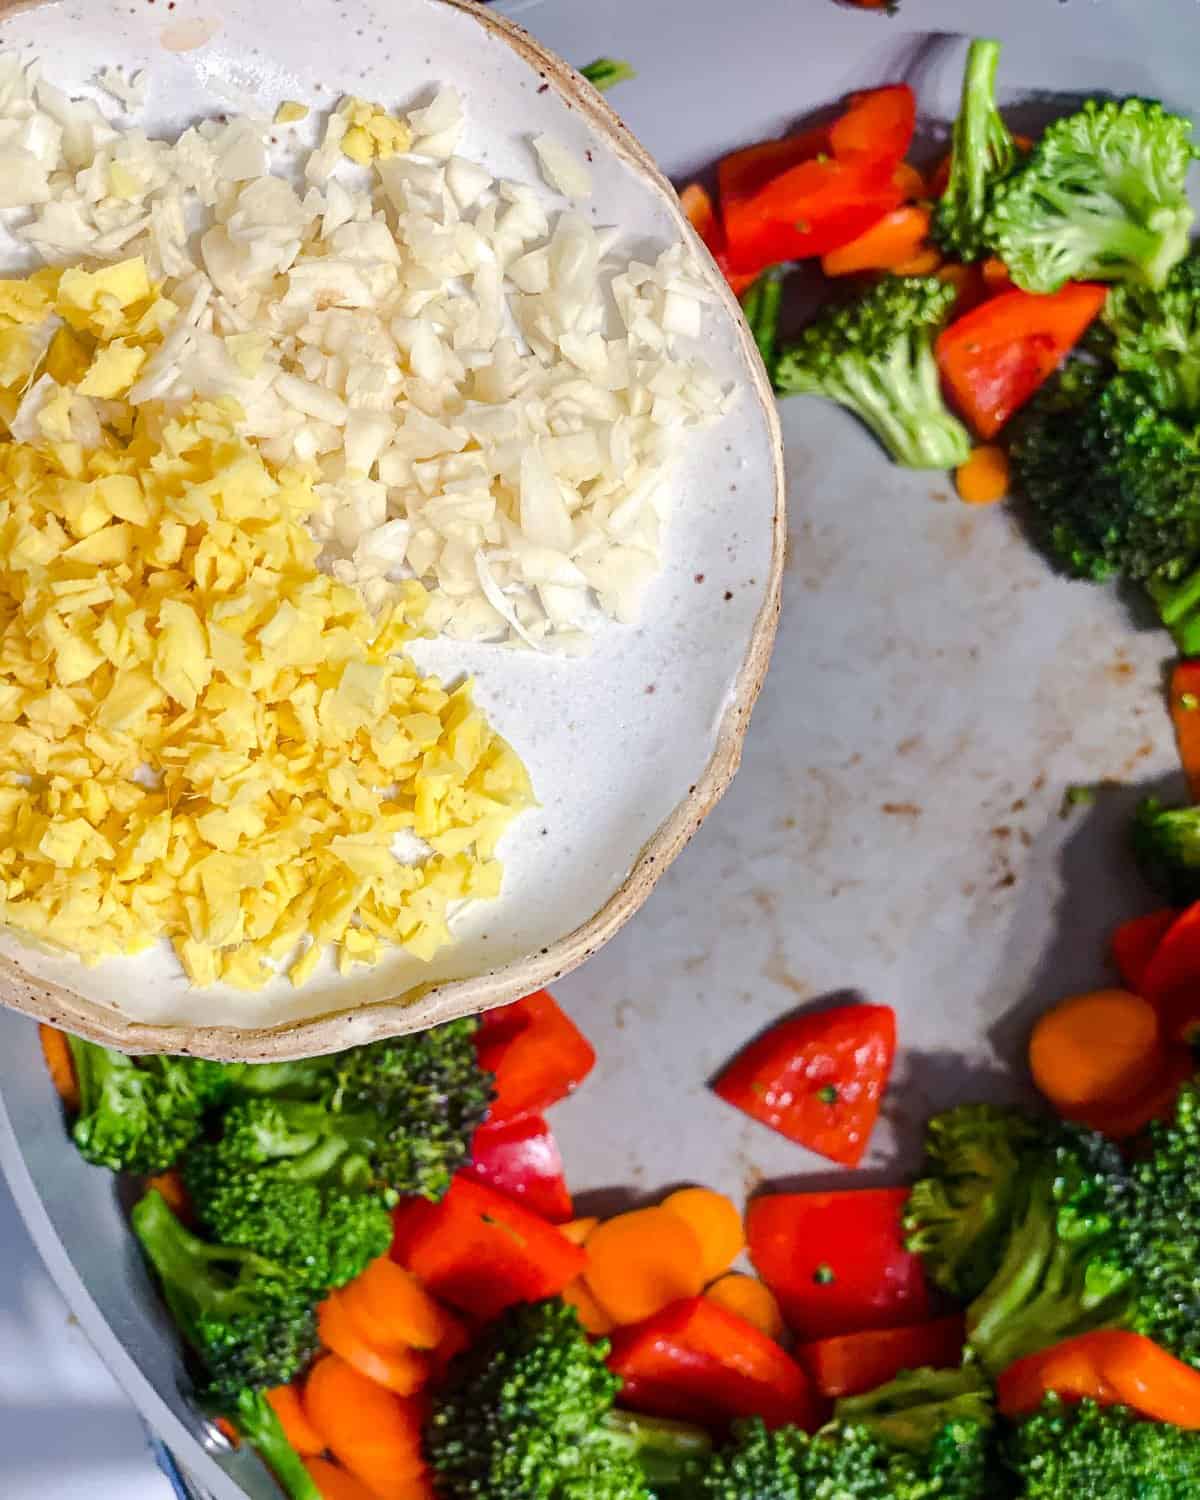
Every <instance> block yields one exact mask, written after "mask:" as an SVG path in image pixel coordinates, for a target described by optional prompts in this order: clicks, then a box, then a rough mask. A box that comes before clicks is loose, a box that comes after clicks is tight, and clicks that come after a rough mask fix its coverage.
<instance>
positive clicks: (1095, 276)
mask: <svg viewBox="0 0 1200 1500" xmlns="http://www.w3.org/2000/svg"><path fill="white" fill-rule="evenodd" d="M1191 133H1192V126H1191V121H1190V120H1187V119H1185V118H1184V117H1183V116H1182V115H1172V114H1168V113H1167V112H1166V111H1165V110H1164V109H1163V107H1162V105H1161V104H1156V103H1154V102H1152V101H1150V100H1145V99H1126V100H1124V101H1117V100H1108V101H1100V100H1095V99H1089V100H1088V102H1087V103H1086V104H1085V105H1084V107H1083V108H1082V109H1081V110H1080V111H1079V112H1078V113H1077V114H1073V115H1069V116H1068V117H1067V118H1066V119H1063V120H1057V121H1055V123H1054V124H1052V125H1051V126H1049V127H1048V129H1047V130H1046V131H1045V132H1044V134H1043V135H1042V138H1041V140H1040V141H1039V142H1038V144H1037V146H1035V148H1034V150H1033V152H1032V154H1031V155H1030V157H1029V159H1028V160H1027V161H1026V162H1025V163H1024V165H1022V166H1020V167H1018V168H1017V170H1016V171H1015V172H1013V173H1012V174H1011V175H1010V176H1008V177H1006V178H1004V179H1003V180H1002V181H1001V182H998V183H997V184H996V186H995V188H994V189H993V192H992V206H991V209H990V211H989V213H988V216H987V222H986V224H985V227H984V233H985V236H986V239H987V242H988V244H989V245H990V246H991V248H992V249H993V250H994V251H995V252H996V254H997V255H999V256H1000V258H1001V259H1002V260H1003V261H1004V264H1005V265H1006V266H1007V267H1008V270H1009V273H1010V275H1011V276H1012V278H1013V280H1014V281H1015V282H1016V284H1017V285H1018V286H1019V287H1023V288H1024V289H1025V290H1026V291H1029V292H1056V291H1057V290H1058V289H1059V287H1061V286H1062V285H1063V283H1064V282H1066V281H1134V282H1140V283H1142V284H1143V285H1145V286H1150V287H1161V286H1163V285H1164V284H1165V282H1166V280H1167V277H1168V276H1169V275H1170V272H1171V268H1172V266H1174V265H1175V263H1176V262H1177V261H1179V260H1181V259H1182V258H1183V256H1184V255H1185V254H1186V253H1187V249H1188V232H1189V230H1190V228H1191V224H1192V217H1193V214H1192V207H1191V204H1190V203H1189V202H1188V197H1187V187H1186V182H1187V174H1188V168H1189V166H1190V165H1191V161H1192V156H1193V147H1192V142H1191Z"/></svg>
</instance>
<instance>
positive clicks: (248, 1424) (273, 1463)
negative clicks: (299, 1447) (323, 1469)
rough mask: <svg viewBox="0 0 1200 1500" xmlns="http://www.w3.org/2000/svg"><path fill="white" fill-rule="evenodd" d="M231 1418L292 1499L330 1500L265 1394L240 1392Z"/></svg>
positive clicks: (230, 1413) (289, 1498) (230, 1410)
mask: <svg viewBox="0 0 1200 1500" xmlns="http://www.w3.org/2000/svg"><path fill="white" fill-rule="evenodd" d="M229 1415H230V1418H231V1419H232V1421H233V1424H234V1426H235V1427H236V1428H237V1431H238V1434H239V1435H240V1436H241V1437H242V1438H243V1439H244V1440H245V1441H246V1442H248V1443H250V1444H251V1445H252V1446H253V1447H254V1449H255V1451H256V1452H257V1453H258V1456H259V1457H260V1458H261V1459H262V1460H263V1462H264V1463H265V1464H266V1465H267V1467H268V1468H269V1469H270V1470H271V1472H272V1474H274V1476H275V1478H276V1480H277V1481H278V1482H279V1486H280V1488H281V1489H282V1490H283V1493H284V1494H285V1495H286V1496H287V1497H288V1500H326V1497H325V1496H323V1495H322V1493H321V1491H320V1489H319V1488H318V1487H317V1485H316V1483H315V1482H314V1480H313V1477H312V1475H311V1474H310V1473H309V1471H308V1469H307V1468H306V1467H305V1465H304V1460H303V1459H302V1458H301V1456H300V1454H299V1453H298V1452H297V1451H296V1449H295V1448H294V1447H293V1446H292V1444H291V1442H290V1441H289V1439H288V1435H287V1433H286V1432H285V1431H284V1428H283V1425H282V1423H281V1422H280V1420H279V1417H278V1416H277V1415H276V1412H275V1409H274V1407H273V1405H272V1403H271V1402H270V1401H269V1400H268V1398H267V1395H266V1393H265V1392H263V1391H240V1392H239V1393H238V1395H237V1397H236V1399H235V1400H233V1401H232V1402H231V1403H230V1406H229Z"/></svg>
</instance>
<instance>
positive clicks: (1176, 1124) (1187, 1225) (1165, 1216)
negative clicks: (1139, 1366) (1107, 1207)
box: [1120, 1083, 1200, 1366]
mask: <svg viewBox="0 0 1200 1500" xmlns="http://www.w3.org/2000/svg"><path fill="white" fill-rule="evenodd" d="M1197 1163H1200V1089H1198V1088H1197V1086H1196V1085H1195V1084H1193V1083H1186V1084H1184V1085H1183V1087H1182V1088H1181V1089H1180V1090H1179V1094H1178V1096H1177V1098H1176V1101H1175V1113H1174V1117H1173V1118H1172V1119H1171V1120H1169V1121H1155V1122H1154V1123H1153V1124H1152V1125H1151V1126H1150V1129H1149V1133H1148V1148H1147V1149H1146V1150H1145V1151H1143V1152H1142V1153H1141V1154H1139V1155H1138V1156H1137V1157H1136V1158H1135V1159H1134V1161H1133V1163H1132V1164H1131V1166H1130V1168H1129V1187H1128V1190H1127V1193H1126V1195H1125V1204H1124V1211H1123V1212H1122V1213H1121V1215H1120V1230H1121V1241H1122V1253H1123V1257H1124V1263H1125V1265H1126V1266H1128V1267H1129V1268H1130V1269H1131V1273H1132V1274H1133V1275H1134V1276H1135V1277H1136V1289H1137V1299H1136V1301H1135V1303H1134V1305H1133V1309H1132V1316H1131V1318H1130V1322H1129V1326H1130V1327H1132V1328H1133V1329H1134V1331H1135V1332H1137V1333H1144V1334H1146V1335H1147V1336H1148V1337H1149V1338H1152V1339H1153V1340H1154V1341H1155V1342H1156V1343H1158V1344H1162V1345H1163V1346H1164V1348H1167V1349H1169V1350H1170V1351H1171V1353H1172V1354H1174V1355H1175V1357H1176V1358H1177V1359H1182V1360H1186V1361H1187V1362H1188V1363H1189V1364H1192V1365H1196V1366H1200V1280H1198V1279H1197V1275H1196V1268H1197V1266H1200V1170H1198V1168H1197Z"/></svg>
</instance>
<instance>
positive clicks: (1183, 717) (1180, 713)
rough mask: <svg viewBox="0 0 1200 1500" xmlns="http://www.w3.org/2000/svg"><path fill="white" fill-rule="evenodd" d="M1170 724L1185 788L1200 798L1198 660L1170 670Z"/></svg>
mask: <svg viewBox="0 0 1200 1500" xmlns="http://www.w3.org/2000/svg"><path fill="white" fill-rule="evenodd" d="M1170 703H1171V723H1172V725H1173V726H1174V729H1175V743H1176V746H1177V747H1178V749H1179V760H1180V764H1181V766H1182V767H1183V774H1184V776H1186V777H1187V784H1188V791H1189V792H1190V793H1191V794H1192V797H1193V798H1194V799H1196V800H1198V801H1200V662H1190V661H1180V662H1176V663H1175V666H1174V667H1173V668H1172V671H1171V691H1170Z"/></svg>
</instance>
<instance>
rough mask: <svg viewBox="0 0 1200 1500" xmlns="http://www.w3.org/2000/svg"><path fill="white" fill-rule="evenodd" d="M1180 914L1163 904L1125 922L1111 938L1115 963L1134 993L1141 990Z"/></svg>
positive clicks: (1110, 942) (1110, 945)
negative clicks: (1168, 930)
mask: <svg viewBox="0 0 1200 1500" xmlns="http://www.w3.org/2000/svg"><path fill="white" fill-rule="evenodd" d="M1178 915H1179V913H1178V912H1177V911H1176V910H1175V908H1174V907H1172V906H1168V907H1164V908H1163V910H1162V911H1152V912H1149V913H1148V914H1147V915H1146V916H1144V917H1134V918H1133V919H1132V921H1129V922H1122V923H1121V925H1120V927H1118V928H1117V930H1116V931H1115V932H1114V933H1113V935H1112V938H1111V939H1110V941H1109V947H1110V949H1111V950H1112V956H1113V963H1115V964H1116V966H1117V972H1118V973H1119V974H1120V976H1121V978H1122V979H1123V980H1124V981H1125V983H1126V984H1127V985H1128V986H1129V988H1130V989H1131V990H1132V991H1133V992H1134V994H1135V995H1140V994H1141V993H1142V985H1143V983H1144V982H1145V979H1146V970H1147V969H1148V968H1149V967H1150V960H1151V959H1152V958H1153V957H1154V954H1155V951H1156V950H1157V948H1158V945H1159V943H1161V942H1162V940H1163V938H1165V937H1166V935H1167V929H1168V928H1169V927H1170V926H1171V925H1172V923H1173V922H1174V921H1175V918H1176V917H1177V916H1178Z"/></svg>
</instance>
